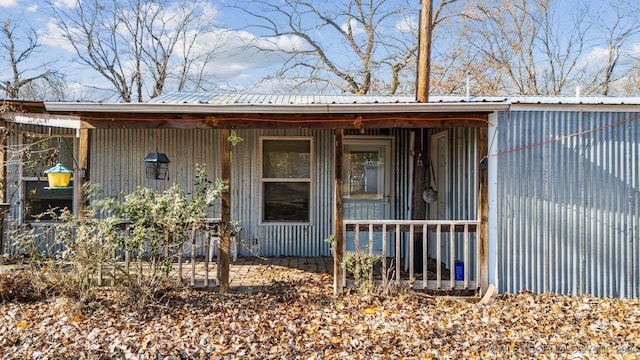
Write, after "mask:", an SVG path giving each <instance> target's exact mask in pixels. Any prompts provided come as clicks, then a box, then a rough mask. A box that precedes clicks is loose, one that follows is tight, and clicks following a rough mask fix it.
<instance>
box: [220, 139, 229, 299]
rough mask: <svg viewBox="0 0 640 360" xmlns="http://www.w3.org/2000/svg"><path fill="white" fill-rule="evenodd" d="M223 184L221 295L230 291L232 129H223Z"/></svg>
mask: <svg viewBox="0 0 640 360" xmlns="http://www.w3.org/2000/svg"><path fill="white" fill-rule="evenodd" d="M221 133H222V138H221V139H220V141H222V182H223V183H224V184H225V189H224V191H222V209H221V216H222V224H221V229H220V230H221V231H220V251H218V255H219V256H220V294H224V293H226V292H227V290H228V289H229V236H230V235H231V227H230V221H231V156H230V154H231V143H230V142H229V136H231V130H230V129H222V131H221Z"/></svg>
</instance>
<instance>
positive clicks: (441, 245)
mask: <svg viewBox="0 0 640 360" xmlns="http://www.w3.org/2000/svg"><path fill="white" fill-rule="evenodd" d="M479 226H480V221H477V220H469V221H468V220H344V235H345V237H344V238H345V256H349V254H352V255H356V256H357V255H358V254H356V253H357V252H360V253H361V254H362V252H363V251H364V253H368V254H369V255H379V256H380V259H381V260H382V261H380V262H379V265H377V266H375V267H374V273H373V276H372V277H373V279H372V280H374V281H375V283H376V284H380V283H386V282H389V281H395V282H396V283H397V284H399V285H400V286H408V287H412V288H415V289H428V290H477V289H478V288H479V286H480V279H479V278H478V277H479V275H480V252H479V251H480V247H479V242H478V236H477V231H478V228H479ZM350 242H352V243H351V244H350ZM350 248H351V249H350ZM416 270H418V271H416ZM343 274H344V278H343V284H346V285H347V286H350V285H351V284H352V283H353V282H352V281H351V280H350V279H349V277H350V276H351V275H353V274H348V269H345V271H343Z"/></svg>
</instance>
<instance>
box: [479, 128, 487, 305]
mask: <svg viewBox="0 0 640 360" xmlns="http://www.w3.org/2000/svg"><path fill="white" fill-rule="evenodd" d="M488 153H489V128H488V127H483V128H480V129H478V159H479V160H480V164H478V220H479V221H480V229H479V231H478V243H479V248H480V249H479V250H480V275H479V276H480V293H481V294H484V293H485V292H486V291H487V289H488V286H489V224H488V219H489V197H488V196H487V192H488V190H489V177H488V173H489V171H488V170H487V167H486V164H487V163H488V161H487V155H488Z"/></svg>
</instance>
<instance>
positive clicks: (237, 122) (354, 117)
mask: <svg viewBox="0 0 640 360" xmlns="http://www.w3.org/2000/svg"><path fill="white" fill-rule="evenodd" d="M81 118H82V121H83V123H84V124H86V126H88V127H94V128H101V129H125V128H141V129H224V128H234V129H301V128H304V129H334V128H336V127H340V128H343V129H382V128H453V127H456V128H457V127H482V126H486V124H487V121H488V113H485V112H474V113H394V114H389V113H386V114H385V113H380V114H362V115H359V114H260V115H255V114H253V115H252V114H235V115H224V114H218V115H212V114H157V113H151V114H129V113H121V114H116V113H113V114H109V113H104V114H83V115H81Z"/></svg>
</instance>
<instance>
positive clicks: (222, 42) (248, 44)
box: [177, 29, 304, 79]
mask: <svg viewBox="0 0 640 360" xmlns="http://www.w3.org/2000/svg"><path fill="white" fill-rule="evenodd" d="M199 36H200V37H199V39H198V40H197V42H196V45H195V46H194V48H193V49H192V52H191V54H190V57H191V58H198V57H201V56H203V55H205V54H207V53H209V52H211V51H214V55H213V58H212V60H211V61H210V63H209V64H207V66H206V70H207V71H206V72H207V73H208V74H211V75H212V76H214V77H217V78H220V79H239V78H245V77H246V76H247V74H248V73H250V72H253V71H256V70H264V69H265V68H267V67H270V66H273V65H276V64H281V63H282V55H283V53H282V51H283V50H284V51H293V50H301V49H304V44H303V43H302V41H301V40H300V39H298V38H296V37H293V36H280V37H277V38H273V39H263V38H260V37H257V36H255V35H254V34H251V33H249V32H246V31H232V30H227V29H218V30H216V31H214V32H211V33H208V34H200V35H199ZM177 48H181V47H177ZM260 49H265V50H268V51H261V50H260ZM178 55H179V56H182V55H183V54H178Z"/></svg>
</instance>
